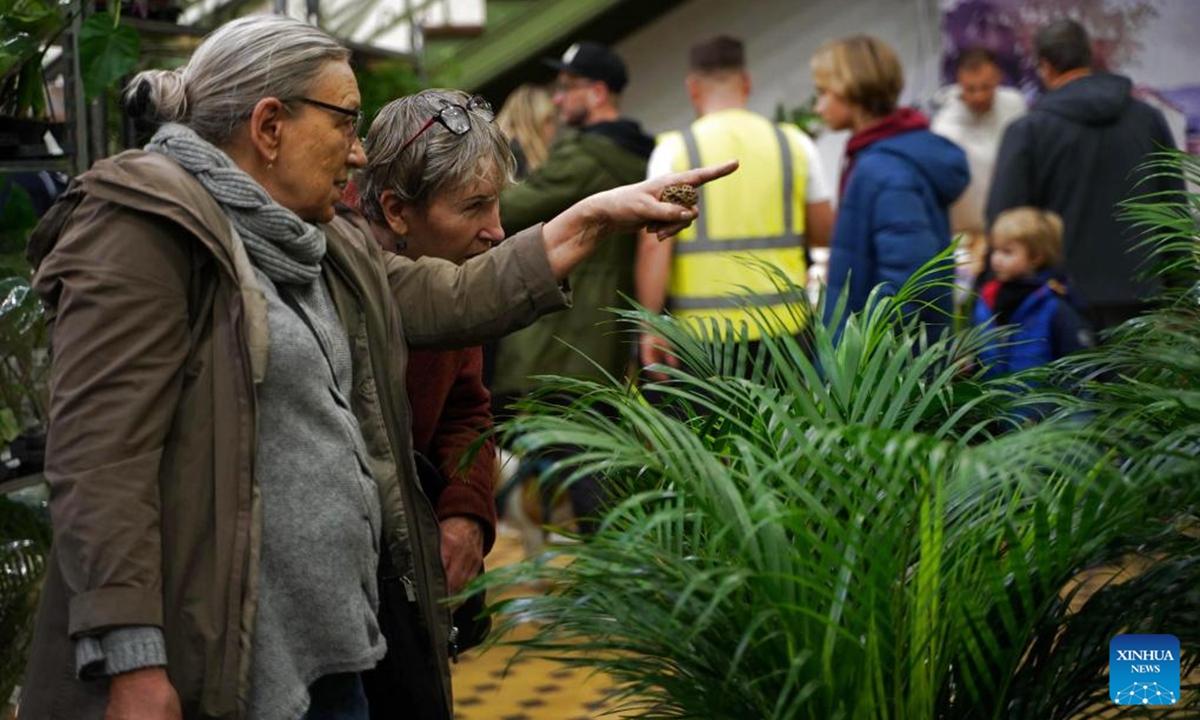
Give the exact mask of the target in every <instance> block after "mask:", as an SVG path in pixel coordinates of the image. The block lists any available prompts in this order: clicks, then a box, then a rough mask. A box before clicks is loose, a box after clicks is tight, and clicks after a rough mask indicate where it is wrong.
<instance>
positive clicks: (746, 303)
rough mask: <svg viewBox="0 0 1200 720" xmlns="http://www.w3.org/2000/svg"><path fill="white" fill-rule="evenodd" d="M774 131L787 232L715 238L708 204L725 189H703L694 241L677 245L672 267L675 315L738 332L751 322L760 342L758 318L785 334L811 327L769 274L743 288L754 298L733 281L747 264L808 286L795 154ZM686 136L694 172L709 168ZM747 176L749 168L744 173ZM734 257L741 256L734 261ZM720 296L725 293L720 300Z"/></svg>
mask: <svg viewBox="0 0 1200 720" xmlns="http://www.w3.org/2000/svg"><path fill="white" fill-rule="evenodd" d="M770 127H771V128H772V130H773V131H774V136H775V141H776V145H777V147H778V152H779V160H780V172H781V175H782V180H783V182H782V188H781V190H782V192H781V193H780V194H779V195H778V196H777V197H779V198H780V199H781V201H782V215H783V226H782V230H783V233H782V234H778V235H766V236H761V235H760V236H753V237H737V236H733V237H719V238H714V237H713V236H712V233H711V231H710V227H709V217H708V214H707V213H706V212H705V209H704V205H705V204H706V203H705V200H706V198H708V197H709V196H710V193H713V192H719V191H720V188H714V187H713V186H712V185H705V186H704V187H702V188H700V200H699V206H700V216H699V218H697V220H696V222H695V223H694V225H693V232H694V236H693V237H686V236H685V237H681V238H680V239H679V240H678V241H677V242H676V243H675V248H674V255H675V258H674V260H673V267H672V274H673V276H674V277H673V280H672V283H671V285H672V287H671V293H670V297H669V298H668V300H667V304H668V307H669V308H670V309H671V312H672V314H674V315H675V316H677V317H679V318H681V319H683V320H688V321H698V322H700V323H702V324H704V325H710V324H711V322H710V321H711V320H717V321H718V322H717V325H718V326H724V325H726V324H727V321H730V324H732V326H733V327H734V328H736V327H738V326H740V325H741V324H743V323H746V324H747V325H748V327H747V328H746V330H747V333H748V336H749V337H750V338H751V339H758V338H759V336H760V333H759V332H758V328H757V326H756V325H755V323H754V319H755V318H759V319H765V320H766V321H767V322H768V324H769V325H774V326H775V331H777V332H779V333H789V334H795V333H797V332H799V331H800V330H801V329H802V328H803V326H804V323H805V319H804V313H803V308H802V306H801V305H799V304H796V303H789V297H788V296H786V295H783V294H781V293H780V292H779V291H780V288H779V287H777V286H776V285H775V283H774V282H773V281H772V278H770V277H768V276H766V275H762V272H763V271H760V270H757V269H756V270H754V271H753V273H752V278H751V280H749V281H746V282H743V283H738V284H740V285H745V286H746V287H747V288H750V289H752V290H753V291H754V292H753V293H749V292H747V291H746V290H745V289H739V288H738V287H737V285H738V284H731V283H730V280H729V273H730V272H731V267H733V266H736V269H737V270H742V269H743V266H744V265H745V264H747V263H751V264H753V263H755V262H763V263H768V264H771V265H773V266H775V267H777V268H779V269H780V270H781V271H783V272H784V273H786V275H787V277H788V278H789V279H790V280H791V281H792V282H793V283H795V284H796V285H797V286H799V287H800V288H803V287H804V285H805V283H806V281H807V268H806V265H805V261H804V243H805V239H804V235H803V234H802V233H798V232H796V206H795V203H796V198H795V192H796V177H795V171H796V167H795V165H794V155H793V152H792V148H791V145H790V144H789V143H788V139H787V135H786V134H785V132H784V130H783V128H781V127H779V126H778V125H776V124H774V123H771V124H770ZM681 136H682V140H683V146H684V149H685V151H686V153H687V162H688V167H692V168H695V167H700V166H701V165H702V164H703V163H702V159H701V155H700V148H699V145H698V143H697V140H696V135H695V133H694V132H693V131H692V129H691V128H688V129H685V130H683V131H682V133H681ZM675 169H679V168H675ZM745 171H746V170H745V168H743V172H745ZM722 219H723V220H726V225H728V220H727V219H725V218H722ZM801 219H803V216H801ZM734 255H736V256H738V257H732V256H734ZM731 264H732V265H731ZM743 279H744V278H743ZM714 291H724V292H723V293H722V294H719V295H718V294H715V292H714ZM756 309H757V310H762V311H765V315H760V314H759V313H758V312H756Z"/></svg>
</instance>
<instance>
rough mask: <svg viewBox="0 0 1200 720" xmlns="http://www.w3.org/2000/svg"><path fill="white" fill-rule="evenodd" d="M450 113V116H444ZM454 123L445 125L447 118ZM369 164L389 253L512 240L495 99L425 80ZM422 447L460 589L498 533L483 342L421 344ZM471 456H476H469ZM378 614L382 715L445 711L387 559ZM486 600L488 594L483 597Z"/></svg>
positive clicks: (415, 393)
mask: <svg viewBox="0 0 1200 720" xmlns="http://www.w3.org/2000/svg"><path fill="white" fill-rule="evenodd" d="M438 117H440V118H442V121H438V120H434V119H433V118H438ZM443 122H444V124H443ZM363 144H364V147H365V148H366V150H367V158H368V160H367V165H366V167H364V168H362V169H361V170H359V171H358V172H357V173H356V174H355V179H354V187H352V188H348V189H347V193H346V196H345V199H346V201H347V203H348V204H351V205H353V206H355V207H357V208H358V210H360V211H361V212H362V214H363V215H364V216H366V218H367V219H368V221H369V223H370V229H371V232H372V233H373V234H374V236H375V239H376V240H377V241H378V242H379V244H380V247H382V248H383V249H384V252H385V254H386V253H399V254H402V255H404V256H405V257H408V258H410V259H413V260H418V259H420V258H423V257H435V258H442V259H444V260H449V261H450V262H454V263H462V262H465V261H467V260H469V259H470V258H472V257H475V256H477V255H479V254H480V253H483V252H486V251H487V250H489V249H491V248H492V247H493V246H494V245H496V244H497V243H499V242H500V241H501V240H503V239H504V229H503V228H502V227H501V226H500V204H499V200H500V191H501V190H502V189H503V188H504V187H505V186H506V185H508V183H509V182H511V179H512V175H513V169H514V158H513V153H512V151H511V150H510V144H509V141H508V138H507V137H505V135H504V133H503V132H501V131H500V127H499V125H498V124H497V123H496V122H495V118H494V116H493V113H492V108H491V105H489V104H488V103H487V101H486V100H484V99H483V98H481V97H479V96H475V97H470V96H468V95H466V94H465V93H462V92H459V91H457V90H422V91H421V92H419V93H416V94H414V95H409V96H407V97H403V98H400V99H399V100H395V101H393V102H391V103H388V104H387V105H386V106H385V107H384V108H382V109H381V110H380V111H379V114H378V115H376V116H375V121H374V122H373V123H372V124H371V129H370V131H369V132H368V133H367V137H366V139H365V140H364V141H363ZM407 378H408V397H409V404H410V406H411V415H412V435H413V448H414V449H415V450H416V452H417V453H418V455H419V458H418V459H419V460H421V459H427V460H428V462H419V463H418V467H419V468H421V469H422V470H423V472H421V481H422V486H423V487H424V489H425V492H426V494H427V495H428V496H429V498H430V500H431V501H432V502H433V507H434V512H435V513H436V514H437V516H438V522H439V525H440V531H441V554H442V565H443V567H444V568H445V571H446V583H447V586H448V589H449V592H450V593H451V594H452V595H453V594H457V593H458V592H459V591H460V590H462V588H463V586H464V585H465V584H466V583H467V582H468V581H469V580H470V579H471V578H473V577H475V575H477V574H478V573H479V572H480V570H481V568H482V565H483V557H484V555H485V554H486V553H487V551H488V550H490V549H491V546H492V543H493V541H494V540H495V537H496V504H495V497H494V489H493V486H494V482H495V475H496V466H495V461H496V458H495V443H494V442H493V440H492V438H491V437H490V432H491V430H492V414H491V397H490V395H489V393H488V391H487V388H486V387H485V386H484V384H483V348H482V347H480V346H478V345H475V346H472V347H466V348H459V349H452V350H420V349H414V350H412V351H411V352H410V353H409V356H408V371H407ZM467 459H469V462H464V461H465V460H467ZM382 560H383V564H384V567H383V568H382V569H381V578H380V581H381V587H380V595H381V597H380V606H379V622H380V626H381V627H382V628H383V631H384V636H385V637H386V638H388V640H389V646H388V652H387V656H386V657H385V658H384V659H383V660H382V661H380V663H379V665H378V666H377V667H376V668H375V669H374V670H371V671H368V672H366V673H363V682H364V686H365V690H366V693H367V699H368V704H369V706H370V710H371V717H372V718H377V719H379V720H382V719H383V718H395V717H404V718H408V719H410V720H425V719H426V718H439V717H440V715H439V713H438V712H437V710H438V707H437V703H435V702H432V701H431V699H430V696H429V688H428V686H420V685H416V686H414V685H413V684H412V682H411V680H412V679H413V677H414V675H416V676H417V677H419V674H414V673H413V672H411V667H410V666H411V664H412V662H413V658H411V657H408V656H407V654H406V653H405V652H404V649H403V646H404V643H403V637H404V636H403V634H402V633H401V632H400V631H399V629H398V628H397V627H396V626H397V623H398V621H401V622H402V618H403V614H404V613H403V610H404V605H405V603H404V601H403V592H402V590H401V588H399V587H398V585H397V583H396V580H395V579H394V578H395V573H394V572H392V571H391V568H389V567H387V558H386V557H384V558H382ZM475 599H478V598H475ZM479 610H480V608H479V605H478V603H471V602H468V603H467V604H466V605H465V606H463V607H461V608H457V609H455V612H454V625H455V628H454V629H453V630H452V631H451V632H452V633H455V634H456V641H457V644H458V645H459V646H464V647H466V646H469V645H471V644H475V643H477V642H478V641H480V640H482V637H481V636H480V633H478V632H471V630H474V629H478V628H480V627H481V626H480V624H479V623H478V622H476V621H475V618H474V617H473V616H474V614H476V613H478V612H479Z"/></svg>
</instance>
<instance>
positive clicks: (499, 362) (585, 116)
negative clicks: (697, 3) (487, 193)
mask: <svg viewBox="0 0 1200 720" xmlns="http://www.w3.org/2000/svg"><path fill="white" fill-rule="evenodd" d="M546 62H547V64H549V65H551V66H552V67H554V68H556V69H557V70H558V71H559V72H558V81H557V82H556V84H555V90H554V104H555V105H556V106H557V107H558V110H559V120H560V122H561V123H562V124H563V126H564V127H563V129H562V130H560V133H559V139H558V141H557V142H556V143H555V145H554V147H553V148H551V150H550V156H549V157H548V158H546V162H545V163H543V164H542V165H541V167H539V168H538V169H537V170H536V171H534V172H533V173H532V174H531V175H530V176H529V177H528V178H526V180H525V181H524V182H522V183H521V184H519V185H515V186H512V187H510V188H508V189H507V190H505V191H504V192H503V193H502V194H501V196H500V219H501V221H502V223H503V226H504V227H506V228H510V227H526V226H527V225H532V224H536V223H538V222H542V221H545V220H548V219H550V218H552V217H554V215H555V214H557V213H558V212H560V211H561V210H562V209H564V208H566V207H569V206H571V205H572V204H574V203H575V202H576V201H578V200H581V199H583V198H585V197H587V196H588V195H591V194H592V193H596V192H601V191H603V190H608V189H610V188H614V187H617V186H619V185H624V184H627V183H633V182H638V181H639V180H641V179H643V178H645V176H646V161H647V159H649V157H650V153H651V151H653V150H654V138H652V137H650V136H649V135H646V134H645V133H644V132H642V129H641V127H640V126H639V125H638V123H637V122H635V121H633V120H630V119H627V118H623V117H621V113H620V109H619V107H620V92H621V90H622V89H624V87H625V85H626V82H627V81H628V76H627V74H626V70H625V63H624V62H623V61H622V60H621V58H620V57H619V56H618V55H617V54H616V53H614V52H612V51H611V50H609V49H607V48H605V47H604V46H602V45H598V44H596V43H589V42H584V43H577V44H575V45H572V46H571V47H570V48H568V49H567V51H566V53H564V54H563V56H562V59H561V60H550V59H547V60H546ZM636 241H637V237H636V235H634V234H624V235H617V236H613V237H610V238H607V239H605V241H604V242H602V243H600V244H599V249H598V250H597V252H596V253H595V254H594V255H592V257H591V258H590V259H589V260H588V261H587V262H585V263H583V264H582V265H580V266H579V267H578V268H576V270H575V271H574V272H572V273H571V277H570V282H571V290H572V293H573V295H574V298H573V309H572V310H571V312H569V313H560V315H561V316H562V317H559V318H554V319H552V320H550V322H541V321H539V322H537V323H534V324H533V325H531V326H530V327H528V328H525V329H524V330H522V331H520V332H516V333H513V334H512V335H509V336H508V337H506V338H504V339H503V340H502V341H501V342H500V344H499V348H498V350H497V356H496V373H495V378H494V380H493V383H492V388H491V390H492V396H493V398H494V399H495V400H494V404H495V405H497V406H499V407H497V408H496V409H497V412H498V414H499V413H500V412H501V407H503V406H504V405H505V404H507V401H511V400H512V399H514V398H516V397H520V396H522V395H524V394H526V393H527V392H529V390H531V389H532V388H533V387H534V385H535V382H534V381H533V380H531V379H530V376H533V375H569V376H575V377H591V378H596V379H600V378H602V377H603V373H607V374H609V375H612V376H613V377H618V378H619V377H621V376H623V375H624V374H625V371H626V368H627V366H628V365H629V363H630V360H631V358H632V348H631V346H630V344H629V343H628V342H627V335H628V334H627V333H620V332H619V331H618V328H616V327H615V326H613V325H612V320H614V316H613V315H612V313H610V312H608V311H607V310H606V308H612V307H617V306H619V305H622V304H624V301H623V299H622V295H625V296H630V297H632V296H633V259H634V253H635V251H636ZM594 498H595V491H594V488H593V487H592V483H590V482H586V481H585V482H579V483H575V484H574V485H573V486H572V487H571V499H572V505H573V506H574V509H575V513H576V515H577V516H587V515H591V514H592V513H593V511H594V510H595V501H594Z"/></svg>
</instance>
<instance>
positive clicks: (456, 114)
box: [397, 95, 496, 154]
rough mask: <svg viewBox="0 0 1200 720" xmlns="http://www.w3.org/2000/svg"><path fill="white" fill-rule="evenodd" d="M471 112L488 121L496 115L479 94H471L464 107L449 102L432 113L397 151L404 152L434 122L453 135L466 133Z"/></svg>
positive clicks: (468, 130) (468, 128)
mask: <svg viewBox="0 0 1200 720" xmlns="http://www.w3.org/2000/svg"><path fill="white" fill-rule="evenodd" d="M471 113H475V114H476V115H479V116H480V117H481V118H483V119H484V120H487V121H488V122H491V121H492V120H493V119H494V118H495V117H496V114H495V113H493V112H492V105H491V103H489V102H488V101H487V100H485V99H484V98H483V96H481V95H472V96H471V99H470V100H468V101H467V106H466V107H463V106H462V105H457V104H455V103H450V104H449V105H447V106H446V107H444V108H442V109H441V110H438V111H437V112H436V113H434V114H433V117H431V118H429V119H428V120H426V121H425V124H424V125H422V126H421V129H420V130H417V132H416V133H414V134H413V136H412V137H410V138H409V139H408V140H407V141H406V142H405V143H404V144H403V145H401V146H400V151H399V152H404V151H405V149H407V148H408V146H409V145H412V144H413V143H414V142H416V141H417V138H419V137H421V133H423V132H425V131H426V130H428V129H429V128H430V127H432V126H433V124H434V123H435V122H436V123H441V125H442V127H444V128H446V129H447V130H449V131H450V132H452V133H454V134H455V135H466V134H467V133H468V132H470V130H471V115H470V114H471ZM397 154H399V153H397Z"/></svg>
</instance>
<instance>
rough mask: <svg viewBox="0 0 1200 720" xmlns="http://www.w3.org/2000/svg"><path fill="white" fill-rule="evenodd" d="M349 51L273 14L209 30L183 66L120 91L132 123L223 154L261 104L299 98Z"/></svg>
mask: <svg viewBox="0 0 1200 720" xmlns="http://www.w3.org/2000/svg"><path fill="white" fill-rule="evenodd" d="M349 59H350V51H349V50H347V49H346V48H344V47H342V46H341V45H339V44H338V43H337V41H336V40H334V39H333V38H331V37H329V36H328V35H326V34H325V33H324V32H322V31H321V30H319V29H317V28H315V27H313V26H311V25H306V24H305V23H302V22H300V21H299V20H293V19H291V18H286V17H280V16H277V15H251V16H249V17H244V18H241V19H238V20H234V21H232V22H229V23H226V24H224V25H222V26H221V27H219V28H217V29H216V30H215V31H213V32H212V33H211V34H210V35H209V36H208V37H207V38H205V39H204V42H202V43H200V47H198V48H196V52H194V53H193V54H192V57H191V59H190V60H189V61H188V63H187V65H185V66H184V67H182V68H179V69H178V70H148V71H146V72H141V73H138V74H137V76H136V77H134V79H133V81H132V82H130V83H129V87H127V88H126V90H125V102H126V105H127V107H128V108H129V110H130V113H131V114H132V115H135V116H139V115H140V116H145V117H149V118H152V119H153V120H155V121H156V122H177V123H182V124H184V125H187V126H188V127H190V128H191V129H193V130H195V131H196V133H197V134H198V135H199V136H200V137H202V138H204V139H205V140H208V141H209V142H211V143H212V144H214V145H216V146H218V147H223V146H224V145H225V144H226V143H227V142H228V141H229V140H230V139H231V138H232V137H233V134H234V132H235V131H236V130H237V128H238V126H239V125H240V124H241V123H242V122H243V121H245V120H246V119H247V118H249V117H250V115H251V114H252V113H253V112H254V106H255V105H257V104H258V101H259V100H261V99H263V98H265V97H276V98H280V99H290V98H296V97H301V96H303V95H305V94H307V92H308V91H309V89H310V88H311V87H312V83H313V81H314V79H316V77H317V75H319V74H320V72H321V69H322V68H323V67H324V66H325V64H326V63H327V62H330V61H335V60H341V61H347V60H349Z"/></svg>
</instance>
